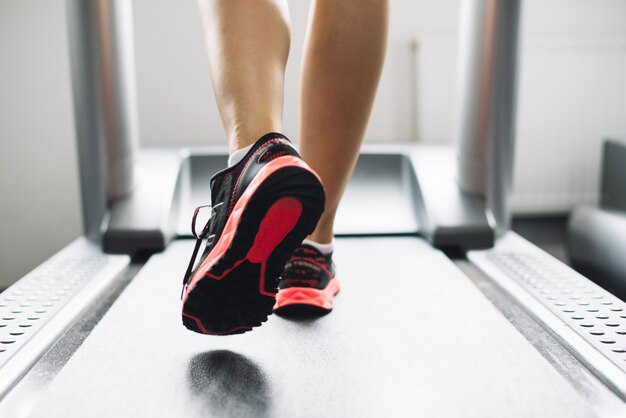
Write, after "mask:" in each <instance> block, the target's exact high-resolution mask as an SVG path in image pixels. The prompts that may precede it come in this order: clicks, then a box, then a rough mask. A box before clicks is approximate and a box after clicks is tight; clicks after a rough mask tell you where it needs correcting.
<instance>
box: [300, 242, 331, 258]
mask: <svg viewBox="0 0 626 418" xmlns="http://www.w3.org/2000/svg"><path fill="white" fill-rule="evenodd" d="M302 243H303V244H306V245H310V246H311V247H313V248H315V249H316V250H317V251H319V252H320V253H322V254H323V255H330V254H331V253H332V252H333V251H334V250H335V240H332V241H331V242H329V243H328V244H320V243H319V242H315V241H311V240H310V239H305V240H304V241H302Z"/></svg>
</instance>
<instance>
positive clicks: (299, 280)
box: [274, 244, 339, 317]
mask: <svg viewBox="0 0 626 418" xmlns="http://www.w3.org/2000/svg"><path fill="white" fill-rule="evenodd" d="M337 293H339V280H338V279H337V277H336V276H335V264H334V263H333V260H332V254H329V255H324V254H322V253H320V252H319V251H318V250H317V249H316V248H314V247H312V246H310V245H307V244H302V245H301V246H300V248H298V249H297V250H296V251H295V252H294V254H293V255H292V256H291V258H290V259H289V262H287V265H286V266H285V271H284V272H283V278H282V280H281V282H280V286H279V291H278V295H277V296H276V304H275V305H274V313H276V314H277V315H279V316H282V317H301V316H321V315H326V314H327V313H329V312H330V311H331V310H332V309H333V299H334V298H335V295H336V294H337Z"/></svg>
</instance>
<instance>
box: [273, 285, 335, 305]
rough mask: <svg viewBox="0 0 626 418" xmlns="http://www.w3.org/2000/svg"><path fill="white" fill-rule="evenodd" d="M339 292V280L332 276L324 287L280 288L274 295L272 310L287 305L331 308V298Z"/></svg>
mask: <svg viewBox="0 0 626 418" xmlns="http://www.w3.org/2000/svg"><path fill="white" fill-rule="evenodd" d="M337 293H339V280H337V278H336V277H333V278H332V279H331V280H330V282H329V283H328V286H326V288H324V289H314V288H311V287H290V288H287V289H281V290H280V291H279V292H278V295H276V304H275V305H274V310H277V309H280V308H283V307H285V306H289V305H310V306H317V307H318V308H322V309H326V310H331V309H332V308H333V298H334V297H335V295H336V294H337Z"/></svg>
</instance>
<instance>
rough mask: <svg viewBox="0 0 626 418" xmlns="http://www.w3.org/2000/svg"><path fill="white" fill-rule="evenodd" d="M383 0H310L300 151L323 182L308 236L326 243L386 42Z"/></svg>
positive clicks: (366, 116) (368, 109) (360, 136)
mask: <svg viewBox="0 0 626 418" xmlns="http://www.w3.org/2000/svg"><path fill="white" fill-rule="evenodd" d="M387 16H388V4H387V0H342V1H338V0H314V4H313V7H312V15H311V16H310V22H309V28H308V34H307V40H306V49H305V54H304V62H303V70H302V94H301V100H302V102H301V113H302V115H301V127H300V141H301V142H300V150H301V154H302V158H303V159H304V160H305V161H306V162H307V163H308V164H309V165H310V166H311V168H313V170H315V171H316V172H317V173H318V175H319V176H320V178H321V179H322V183H323V184H324V189H325V192H326V207H325V211H324V214H323V215H322V218H321V219H320V222H319V223H318V225H317V228H316V229H315V231H314V232H313V234H311V236H310V237H309V238H310V239H311V240H312V241H315V242H319V243H329V242H331V241H332V237H333V223H334V219H335V213H336V211H337V207H338V205H339V201H340V199H341V196H342V194H343V191H344V189H345V187H346V185H347V183H348V180H349V178H350V175H351V174H352V170H353V169H354V165H355V163H356V160H357V157H358V153H359V148H360V146H361V143H362V140H363V135H364V134H365V129H366V127H367V122H368V119H369V115H370V112H371V109H372V104H373V102H374V96H375V94H376V88H377V86H378V80H379V78H380V73H381V70H382V67H383V61H384V57H385V50H386V43H387Z"/></svg>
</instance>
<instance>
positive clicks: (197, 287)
mask: <svg viewBox="0 0 626 418" xmlns="http://www.w3.org/2000/svg"><path fill="white" fill-rule="evenodd" d="M281 158H285V157H281ZM289 158H291V157H289ZM260 174H261V173H260ZM242 199H243V196H242ZM238 205H239V204H238ZM239 206H241V207H239V208H237V206H236V207H235V210H240V211H241V215H240V219H239V221H238V223H237V225H236V228H235V229H234V231H233V232H232V234H233V235H232V237H226V239H230V242H229V243H228V248H226V249H225V251H224V252H223V254H221V255H220V256H219V258H218V259H217V260H213V261H212V264H211V266H210V268H209V269H208V270H207V271H205V272H204V273H203V276H202V278H201V279H199V280H196V281H195V283H194V286H193V288H190V289H189V290H188V292H187V294H186V297H185V298H184V304H183V312H182V321H183V324H184V325H185V327H187V328H188V329H189V330H191V331H195V332H199V333H202V334H210V335H232V334H241V333H244V332H247V331H250V330H252V329H253V328H255V327H258V326H260V325H262V323H263V322H265V321H267V318H268V316H269V315H270V314H271V313H272V309H273V306H274V304H275V295H276V292H277V290H278V282H279V278H280V275H281V274H282V271H283V269H284V266H285V264H286V263H287V261H288V260H289V258H290V257H291V255H292V254H293V252H294V251H295V249H296V248H297V247H298V246H299V245H300V244H301V243H302V241H303V240H304V238H305V237H306V236H307V235H309V234H310V233H311V232H313V230H314V229H315V227H316V225H317V222H318V220H319V218H320V216H321V214H322V212H323V210H324V191H323V188H322V185H321V183H320V181H319V179H318V178H317V176H316V175H315V174H314V173H313V172H311V171H310V170H309V169H308V168H307V167H306V166H302V165H301V166H286V167H283V168H279V169H277V170H276V171H275V172H273V173H272V174H271V175H270V176H268V177H267V178H266V179H264V180H263V182H262V183H261V184H260V185H258V188H257V189H256V190H255V191H254V192H253V194H252V195H251V196H250V197H249V198H248V200H247V201H246V202H244V204H242V205H239ZM235 210H233V214H234V212H235ZM233 214H231V216H234V215H233ZM217 245H219V242H218V244H217ZM217 245H216V247H217ZM210 256H211V254H209V257H210ZM209 257H207V259H208V258H209Z"/></svg>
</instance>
